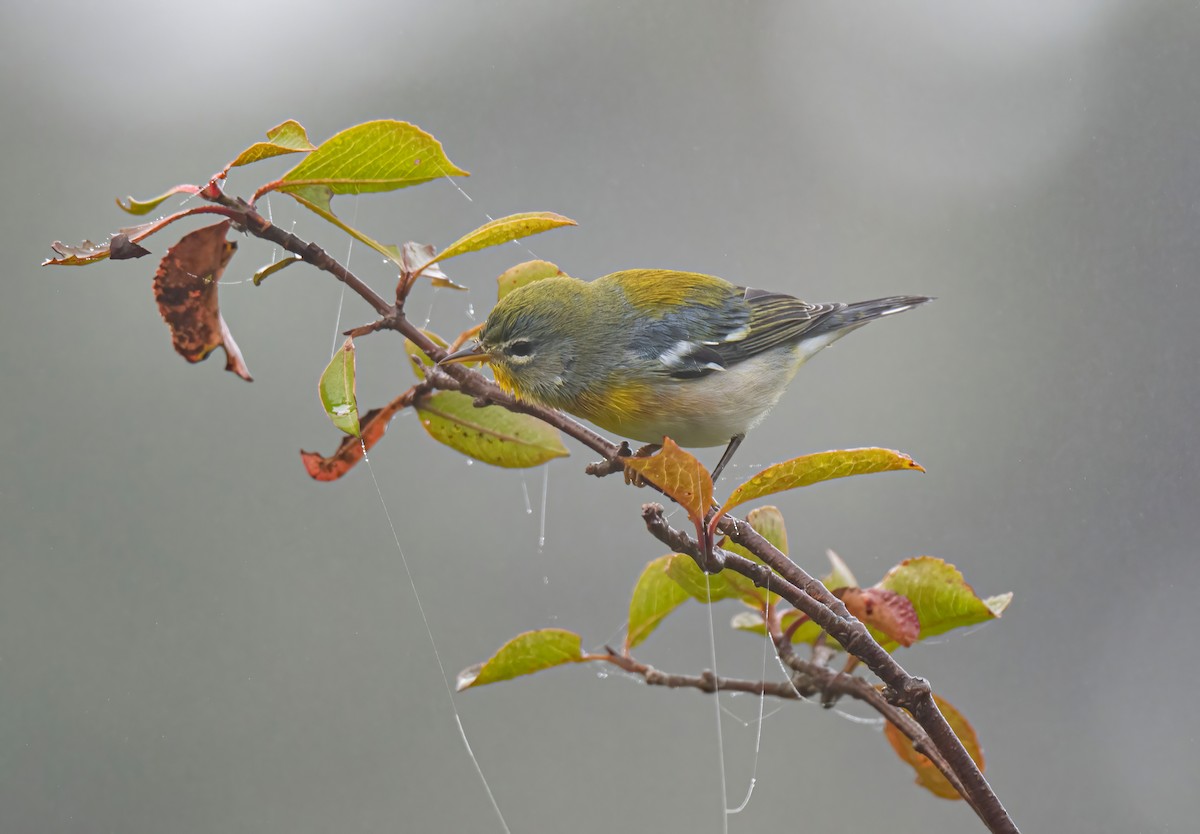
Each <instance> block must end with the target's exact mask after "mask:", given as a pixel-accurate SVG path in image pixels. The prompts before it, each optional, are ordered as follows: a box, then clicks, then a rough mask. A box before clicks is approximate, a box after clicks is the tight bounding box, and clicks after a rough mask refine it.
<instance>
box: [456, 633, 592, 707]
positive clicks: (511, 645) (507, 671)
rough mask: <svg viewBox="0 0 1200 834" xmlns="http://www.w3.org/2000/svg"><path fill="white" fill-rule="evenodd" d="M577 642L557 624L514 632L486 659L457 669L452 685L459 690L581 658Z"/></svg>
mask: <svg viewBox="0 0 1200 834" xmlns="http://www.w3.org/2000/svg"><path fill="white" fill-rule="evenodd" d="M581 642H582V641H581V639H580V637H579V635H578V634H575V633H574V632H570V631H565V630H563V629H561V628H544V629H541V630H540V631H527V632H525V633H524V634H518V635H517V636H516V637H514V638H513V639H511V640H509V641H508V642H507V643H505V644H504V645H503V646H501V647H500V649H499V651H497V652H496V653H495V654H494V655H492V656H491V658H489V659H488V660H486V661H484V662H483V663H479V664H476V665H475V666H470V667H468V668H466V669H464V670H463V671H461V672H459V673H458V679H457V681H456V688H457V690H458V691H459V692H462V691H463V690H464V689H469V688H471V687H474V686H485V685H486V684H489V683H498V682H500V681H506V680H511V679H512V678H516V677H519V676H521V675H531V674H533V673H534V672H540V671H542V670H543V669H550V668H552V667H554V666H561V665H563V664H564V663H578V662H580V661H581V660H583V659H584V657H583V651H582V649H581V648H580V644H581Z"/></svg>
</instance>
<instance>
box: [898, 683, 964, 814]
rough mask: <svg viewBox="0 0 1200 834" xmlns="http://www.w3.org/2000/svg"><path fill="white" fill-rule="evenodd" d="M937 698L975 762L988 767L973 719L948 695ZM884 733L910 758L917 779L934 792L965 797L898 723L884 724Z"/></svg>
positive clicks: (953, 797) (908, 759) (945, 796)
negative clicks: (951, 701) (899, 728)
mask: <svg viewBox="0 0 1200 834" xmlns="http://www.w3.org/2000/svg"><path fill="white" fill-rule="evenodd" d="M933 700H934V702H935V703H936V704H937V706H938V709H939V710H941V713H942V715H943V716H945V718H946V723H947V724H949V725H950V729H951V730H953V731H954V734H955V735H956V736H958V740H959V741H961V742H962V745H963V747H964V748H966V751H967V755H969V756H970V757H971V758H972V759H974V761H975V765H976V766H977V767H978V768H979V772H980V773H982V772H983V770H984V761H983V748H982V747H981V746H980V745H979V737H978V736H977V735H975V728H974V727H972V726H971V722H969V721H967V719H966V718H964V717H963V714H962V713H961V712H959V711H958V710H957V709H955V708H954V706H953V705H951V704H950V702H949V701H947V700H946V699H945V698H941V697H939V696H937V695H934V696H933ZM883 732H884V735H886V736H887V740H888V743H889V744H891V745H892V749H893V750H895V751H896V755H897V756H899V757H900V759H901V760H902V761H904V762H906V763H907V764H908V765H909V766H910V767H911V768H912V769H913V770H915V771H916V773H917V778H916V783H917V784H918V785H920V786H921V787H923V788H925V789H926V790H927V791H929V792H930V793H932V794H933V795H934V796H940V797H941V798H942V799H962V797H961V796H959V793H958V791H956V790H954V786H952V785H951V784H950V783H949V782H948V781H947V780H946V777H945V776H943V775H942V772H941V771H940V770H938V769H937V768H936V767H934V764H933V762H931V761H930V760H929V759H928V758H927V757H926V756H924V755H923V754H921V753H918V752H917V751H916V748H914V747H913V743H912V742H911V741H909V739H908V736H906V735H904V733H902V732H900V730H898V729H897V728H896V727H895V725H893V724H891V723H885V724H884V725H883Z"/></svg>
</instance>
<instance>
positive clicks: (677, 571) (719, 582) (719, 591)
mask: <svg viewBox="0 0 1200 834" xmlns="http://www.w3.org/2000/svg"><path fill="white" fill-rule="evenodd" d="M664 570H665V571H666V573H667V576H669V577H670V578H671V579H672V581H674V582H675V583H676V584H677V585H679V587H680V588H682V589H683V590H684V591H685V592H686V593H687V595H688V596H690V597H691V598H692V599H694V600H696V601H698V602H705V603H707V602H717V601H719V600H722V599H739V598H742V597H744V596H746V595H747V594H752V593H753V592H754V591H755V590H756V588H755V587H754V583H753V582H751V581H750V580H749V579H746V578H745V577H744V576H742V575H741V574H737V573H734V572H733V571H727V570H726V571H721V572H720V573H713V574H706V573H705V572H704V571H702V570H700V567H699V566H698V565H697V564H696V560H695V559H693V558H692V557H691V556H688V555H686V554H683V553H672V554H671V555H670V556H669V557H667V562H666V566H665V567H664ZM747 589H749V590H747Z"/></svg>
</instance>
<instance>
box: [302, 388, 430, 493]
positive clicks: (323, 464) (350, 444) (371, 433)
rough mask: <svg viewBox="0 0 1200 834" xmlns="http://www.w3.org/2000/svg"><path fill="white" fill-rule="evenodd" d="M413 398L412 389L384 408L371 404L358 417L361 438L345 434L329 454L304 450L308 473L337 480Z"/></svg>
mask: <svg viewBox="0 0 1200 834" xmlns="http://www.w3.org/2000/svg"><path fill="white" fill-rule="evenodd" d="M411 401H412V391H411V390H409V391H406V392H404V393H403V394H401V395H400V396H398V397H396V399H394V400H392V401H391V402H390V403H388V404H387V405H385V406H384V407H383V408H372V409H371V410H370V411H368V412H367V413H366V414H365V415H364V416H363V417H362V418H361V420H360V421H359V428H360V431H361V440H360V438H358V437H344V438H342V442H341V444H339V445H338V447H337V451H336V452H334V453H333V454H332V455H330V456H329V457H323V456H322V455H320V454H319V453H317V452H305V451H303V450H301V451H300V459H301V460H302V461H303V462H304V468H305V469H306V470H308V474H309V475H310V476H311V477H312V478H313V479H314V480H317V481H336V480H337V479H338V478H340V477H342V476H343V475H345V474H346V473H347V472H349V471H350V469H351V468H353V466H354V465H355V464H356V463H358V462H359V461H360V460H362V456H363V446H364V445H365V446H366V447H367V449H368V450H369V449H371V448H372V447H373V446H374V445H375V444H376V443H377V442H379V439H380V438H381V437H383V433H384V432H386V431H387V427H388V424H390V423H391V422H392V418H393V417H395V416H396V412H398V411H400V409H402V408H404V407H405V406H407V405H408V404H409V403H410V402H411Z"/></svg>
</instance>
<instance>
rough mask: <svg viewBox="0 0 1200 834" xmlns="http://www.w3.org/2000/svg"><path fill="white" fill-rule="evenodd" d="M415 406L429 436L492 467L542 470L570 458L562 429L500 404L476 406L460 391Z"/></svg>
mask: <svg viewBox="0 0 1200 834" xmlns="http://www.w3.org/2000/svg"><path fill="white" fill-rule="evenodd" d="M416 405H417V414H418V415H419V416H420V418H421V425H422V426H424V427H425V430H426V431H427V432H429V435H430V437H432V438H433V439H434V440H437V441H438V442H440V443H445V444H446V445H447V446H449V447H450V448H452V449H455V450H457V451H459V452H462V453H463V454H464V455H467V456H468V457H472V458H475V459H476V460H480V461H483V462H484V463H490V464H492V465H493V466H504V467H509V468H523V467H529V466H537V465H539V464H542V463H545V462H546V461H548V460H553V459H554V458H560V457H565V456H566V455H567V449H566V447H565V446H563V443H562V438H561V437H559V434H558V431H557V430H556V429H554V428H552V427H551V426H548V425H546V424H545V423H543V422H542V421H541V420H538V419H536V418H534V417H531V416H529V415H528V414H514V413H513V412H511V411H508V410H507V409H504V408H501V407H500V406H498V405H489V406H484V407H483V408H476V407H475V403H474V401H473V400H472V398H471V397H468V396H467V395H466V394H461V393H459V392H458V391H438V392H437V393H436V394H432V395H429V396H427V397H423V398H422V399H421V400H419V401H418V402H417V404H416Z"/></svg>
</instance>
